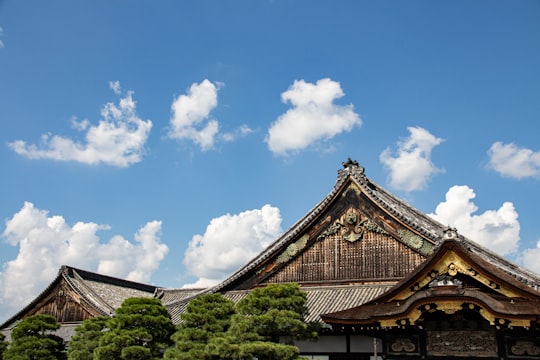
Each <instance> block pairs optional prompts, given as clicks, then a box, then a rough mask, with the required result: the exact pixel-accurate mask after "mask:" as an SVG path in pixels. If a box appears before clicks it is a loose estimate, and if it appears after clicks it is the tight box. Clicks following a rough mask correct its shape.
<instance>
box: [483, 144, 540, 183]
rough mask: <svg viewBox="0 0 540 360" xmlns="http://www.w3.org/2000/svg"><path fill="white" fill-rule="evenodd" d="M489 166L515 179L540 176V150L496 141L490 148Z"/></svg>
mask: <svg viewBox="0 0 540 360" xmlns="http://www.w3.org/2000/svg"><path fill="white" fill-rule="evenodd" d="M488 156H489V167H490V168H492V169H494V170H495V171H497V172H498V173H499V174H501V175H503V176H508V177H511V178H515V179H522V178H525V177H537V178H538V177H540V151H536V152H535V151H533V150H531V149H527V148H522V147H519V146H517V145H515V144H512V143H510V144H503V143H502V142H496V143H493V145H491V147H490V148H489V150H488Z"/></svg>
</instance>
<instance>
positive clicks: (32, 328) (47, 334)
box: [3, 314, 66, 360]
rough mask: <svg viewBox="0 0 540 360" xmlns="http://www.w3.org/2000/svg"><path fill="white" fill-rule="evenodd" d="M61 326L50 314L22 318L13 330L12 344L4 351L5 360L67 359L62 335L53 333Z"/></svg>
mask: <svg viewBox="0 0 540 360" xmlns="http://www.w3.org/2000/svg"><path fill="white" fill-rule="evenodd" d="M59 327H60V324H58V322H57V321H56V319H55V318H54V317H52V316H50V315H45V314H40V315H33V316H29V317H27V318H26V319H24V320H22V321H21V322H20V323H19V324H18V325H17V326H16V327H15V328H14V329H13V331H12V332H11V340H12V342H11V344H10V345H9V347H8V349H7V350H6V351H5V352H4V355H3V359H4V360H34V359H35V360H57V359H65V358H66V356H65V352H64V349H65V345H64V341H63V339H62V338H61V337H59V336H56V335H54V334H52V332H53V331H54V330H56V329H58V328H59Z"/></svg>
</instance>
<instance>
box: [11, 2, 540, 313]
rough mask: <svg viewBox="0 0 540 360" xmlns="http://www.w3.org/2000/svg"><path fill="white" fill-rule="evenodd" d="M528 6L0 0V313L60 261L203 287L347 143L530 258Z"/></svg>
mask: <svg viewBox="0 0 540 360" xmlns="http://www.w3.org/2000/svg"><path fill="white" fill-rule="evenodd" d="M539 18H540V3H539V2H538V1H528V0H523V1H493V0H490V1H474V2H470V1H451V2H450V1H448V2H443V1H416V0H413V1H397V0H396V1H340V2H335V1H303V0H299V1H285V0H273V1H252V0H249V1H247V0H246V1H189V0H188V1H181V2H180V1H157V2H156V1H137V2H134V1H124V0H119V1H113V2H111V1H102V0H97V1H92V2H83V1H65V0H56V1H48V2H43V1H13V0H12V1H9V0H7V1H3V2H0V119H1V124H2V131H1V132H0V137H1V139H0V165H1V167H2V176H1V178H0V179H1V180H0V182H1V183H0V184H1V186H0V203H1V206H0V217H1V219H2V225H1V226H2V227H1V229H0V234H1V238H0V262H1V263H2V267H1V268H0V320H2V319H5V318H7V317H8V316H9V315H12V314H13V313H14V312H15V311H16V310H18V309H20V307H21V306H22V305H23V304H25V303H27V302H28V301H30V300H32V299H33V297H34V296H35V295H36V294H38V293H39V292H41V291H42V290H43V289H44V288H45V286H46V285H47V284H48V283H49V282H50V281H51V280H52V279H53V278H54V276H55V275H56V273H57V271H58V269H59V267H60V266H61V265H62V264H67V265H71V266H75V267H81V268H84V269H87V270H90V271H100V272H103V273H107V274H110V275H114V276H118V277H123V278H129V279H132V280H136V281H141V282H147V283H153V284H156V285H159V286H165V287H182V286H190V285H191V286H194V284H197V285H200V286H203V285H208V284H212V283H215V282H216V281H219V280H220V279H222V278H223V277H225V276H227V275H228V274H230V273H232V272H233V271H234V270H236V269H237V268H238V267H239V266H241V265H243V264H244V263H245V262H247V261H248V260H249V259H250V258H251V257H253V256H254V255H256V254H257V253H258V252H259V251H261V250H262V249H263V248H264V246H265V245H267V244H268V243H270V242H271V241H272V240H274V239H275V238H277V237H278V236H279V235H280V234H281V233H282V232H283V231H285V230H286V229H287V228H288V227H289V226H291V225H292V224H294V223H295V222H296V221H297V220H298V219H299V218H301V217H302V216H303V215H304V214H305V213H306V212H308V211H309V210H310V209H311V208H312V207H313V206H314V205H315V204H316V203H317V202H318V201H319V200H321V199H322V197H324V196H325V195H326V194H328V193H329V192H330V191H331V189H332V187H333V185H334V183H335V180H336V176H337V170H338V169H339V168H340V167H341V162H342V161H345V160H346V159H347V158H348V157H351V158H353V159H356V160H358V161H359V163H360V164H361V165H363V166H364V167H365V168H366V174H367V176H368V177H370V178H371V179H372V180H374V181H376V182H377V183H379V184H381V185H383V186H385V187H386V188H387V189H388V190H390V191H392V192H393V193H394V194H396V195H397V196H399V197H401V198H403V199H405V200H406V201H407V202H409V203H410V204H412V205H413V206H415V207H416V208H418V209H420V210H422V211H424V212H425V213H428V214H432V215H433V216H434V217H436V218H437V219H439V220H440V221H441V222H443V223H447V224H450V225H452V226H456V227H457V228H458V231H459V232H461V233H462V234H464V235H466V236H468V237H470V238H471V239H473V240H475V241H478V242H479V243H481V244H483V245H485V246H486V247H488V248H490V249H492V250H493V251H496V252H497V253H499V254H501V255H503V256H505V257H507V258H509V259H511V260H512V261H515V262H517V263H518V264H520V265H523V266H526V267H527V268H529V269H531V270H534V271H536V272H540V265H539V263H538V262H537V261H536V259H537V258H538V256H540V247H539V246H538V245H537V242H538V241H539V240H540V223H539V222H538V210H537V204H538V203H540V191H539V186H540V148H539V141H538V128H539V125H540V123H539V117H540V101H539V100H540V86H539V84H540V67H539V66H538V64H540V21H538V19H539Z"/></svg>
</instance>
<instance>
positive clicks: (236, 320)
mask: <svg viewBox="0 0 540 360" xmlns="http://www.w3.org/2000/svg"><path fill="white" fill-rule="evenodd" d="M305 304H306V294H305V293H304V292H303V291H301V290H300V287H299V286H298V285H297V284H273V285H268V286H266V287H263V288H257V289H255V290H253V291H251V292H250V293H249V294H248V295H247V296H246V297H245V298H244V299H242V300H241V301H240V302H239V303H238V304H237V306H236V310H237V314H235V315H234V316H233V317H232V319H231V326H230V328H229V330H228V331H227V332H226V333H225V334H224V335H223V336H220V337H215V338H213V339H210V341H209V343H208V346H207V352H208V353H209V354H210V356H211V357H210V358H211V359H234V360H252V359H254V358H256V359H259V360H294V359H298V358H299V350H298V347H296V346H294V345H292V344H291V342H290V341H291V340H292V339H294V338H314V337H316V336H317V333H316V331H314V330H313V328H312V327H311V326H310V325H308V324H306V323H305V322H304V317H305V315H306V314H307V308H306V306H305ZM287 340H288V341H287Z"/></svg>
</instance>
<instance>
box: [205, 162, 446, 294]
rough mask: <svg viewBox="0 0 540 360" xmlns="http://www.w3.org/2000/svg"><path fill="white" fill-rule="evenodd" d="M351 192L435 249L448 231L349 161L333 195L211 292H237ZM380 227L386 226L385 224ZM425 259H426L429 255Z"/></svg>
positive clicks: (355, 163) (334, 188)
mask: <svg viewBox="0 0 540 360" xmlns="http://www.w3.org/2000/svg"><path fill="white" fill-rule="evenodd" d="M350 189H353V190H355V191H358V192H361V193H362V194H365V195H366V197H367V198H368V199H369V201H370V202H371V203H372V204H374V205H375V206H376V207H378V208H379V209H380V210H382V211H384V212H385V213H386V214H388V216H389V217H391V218H393V219H394V220H395V221H397V222H400V223H402V224H404V225H405V226H406V227H407V228H408V229H410V230H412V231H414V232H415V233H416V234H420V235H421V236H422V237H423V238H424V239H425V240H427V242H429V243H431V245H434V244H436V243H437V241H438V239H439V238H440V233H441V232H442V230H443V229H444V228H445V227H444V226H443V225H442V224H440V223H438V222H437V221H435V220H433V219H432V218H430V217H428V216H426V215H425V214H422V213H421V212H420V211H418V210H416V209H415V208H413V207H412V206H410V205H408V204H407V203H405V202H404V201H402V200H400V199H398V198H397V197H395V196H394V195H392V194H391V193H389V192H387V191H386V190H385V189H384V188H382V187H381V186H379V185H377V184H376V183H375V182H373V181H372V180H370V179H369V178H367V177H366V175H365V174H364V168H363V167H361V166H359V165H358V163H357V162H356V161H352V160H350V159H349V161H347V162H344V163H343V169H341V170H339V171H338V178H337V181H336V183H335V185H334V187H333V189H332V191H330V193H329V194H328V195H327V196H325V197H324V198H323V199H322V200H321V201H320V202H319V203H318V204H317V205H316V206H315V207H313V208H312V209H311V210H310V211H309V212H307V213H306V215H304V216H303V217H302V218H301V219H300V220H298V221H297V222H296V223H295V224H294V225H293V226H292V227H291V228H290V229H289V230H287V231H286V232H285V233H284V234H283V235H281V236H280V237H279V238H278V239H277V240H276V241H275V242H274V243H272V244H271V245H270V246H268V247H267V248H266V249H265V250H264V251H262V252H261V253H260V254H259V255H258V256H256V257H255V258H254V259H253V260H251V261H250V262H249V263H247V264H246V265H245V266H243V267H242V268H240V269H239V270H238V271H236V272H235V273H234V274H232V275H231V276H229V277H228V278H227V279H225V280H224V281H223V282H221V283H220V284H218V285H217V286H215V287H213V288H212V289H210V290H208V291H209V292H220V291H224V290H225V291H226V290H229V289H232V288H234V285H233V284H234V283H237V282H238V281H239V280H240V279H241V278H242V277H245V276H246V275H247V274H249V273H250V272H253V271H256V270H257V269H258V268H259V267H260V266H261V265H262V264H263V263H265V262H267V261H268V260H269V259H270V258H272V257H276V256H278V254H280V253H282V252H283V251H284V250H285V249H286V248H287V247H288V246H289V245H291V244H292V243H293V242H295V241H297V239H298V238H299V237H300V236H301V235H302V234H304V233H305V232H306V231H307V230H308V228H309V227H310V226H313V225H314V224H315V223H316V222H317V221H320V222H324V221H323V220H322V219H321V215H322V214H323V213H324V212H325V210H327V209H328V208H329V206H330V205H331V204H334V205H335V204H336V203H337V202H339V201H341V199H342V198H343V197H344V196H345V194H346V192H347V191H349V190H350ZM328 225H330V224H328ZM376 225H378V226H384V224H382V223H378V224H376ZM384 230H385V231H386V230H387V231H392V230H393V229H386V228H385V229H384ZM321 231H322V229H321ZM431 249H432V246H430V247H429V248H428V250H427V251H426V252H427V253H429V252H430V250H431ZM419 250H420V249H414V251H419ZM423 255H426V253H425V254H423Z"/></svg>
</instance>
